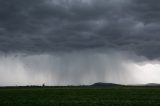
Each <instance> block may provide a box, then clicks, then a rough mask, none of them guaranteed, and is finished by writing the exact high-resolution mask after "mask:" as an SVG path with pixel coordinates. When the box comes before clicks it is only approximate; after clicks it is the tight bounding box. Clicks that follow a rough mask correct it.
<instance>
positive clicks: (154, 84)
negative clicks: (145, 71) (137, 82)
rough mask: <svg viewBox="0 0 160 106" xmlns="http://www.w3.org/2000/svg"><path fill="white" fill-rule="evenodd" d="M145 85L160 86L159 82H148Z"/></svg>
mask: <svg viewBox="0 0 160 106" xmlns="http://www.w3.org/2000/svg"><path fill="white" fill-rule="evenodd" d="M145 86H160V84H158V83H148V84H145Z"/></svg>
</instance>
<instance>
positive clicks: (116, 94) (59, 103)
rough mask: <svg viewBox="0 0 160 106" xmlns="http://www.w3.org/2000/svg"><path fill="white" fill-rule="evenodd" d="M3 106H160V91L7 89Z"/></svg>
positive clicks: (1, 92)
mask: <svg viewBox="0 0 160 106" xmlns="http://www.w3.org/2000/svg"><path fill="white" fill-rule="evenodd" d="M0 106H160V87H88V86H86V87H85V86H84V87H81V86H80V87H74V86H73V87H3V88H0Z"/></svg>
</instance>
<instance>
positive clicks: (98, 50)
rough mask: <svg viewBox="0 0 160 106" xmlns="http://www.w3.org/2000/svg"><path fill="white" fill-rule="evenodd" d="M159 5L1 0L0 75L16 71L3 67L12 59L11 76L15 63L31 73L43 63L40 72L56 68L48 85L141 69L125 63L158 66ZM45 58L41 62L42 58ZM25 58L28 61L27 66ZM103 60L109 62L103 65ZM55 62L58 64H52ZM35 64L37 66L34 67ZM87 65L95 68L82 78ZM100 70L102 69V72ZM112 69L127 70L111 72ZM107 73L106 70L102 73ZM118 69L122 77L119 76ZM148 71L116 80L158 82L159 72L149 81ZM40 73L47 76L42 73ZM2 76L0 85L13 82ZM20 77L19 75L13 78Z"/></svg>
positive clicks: (121, 0) (155, 0) (127, 0)
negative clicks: (143, 75) (89, 74)
mask: <svg viewBox="0 0 160 106" xmlns="http://www.w3.org/2000/svg"><path fill="white" fill-rule="evenodd" d="M159 4H160V1H159V0H0V52H1V58H2V59H1V60H0V61H1V62H2V63H1V64H0V68H1V70H0V72H1V75H3V76H4V75H7V76H12V75H10V74H13V73H15V72H13V71H11V70H10V69H8V68H7V69H6V67H12V66H10V65H12V63H14V65H13V67H14V70H16V73H15V74H14V75H15V76H14V77H17V76H22V74H20V72H21V71H19V70H21V69H18V68H17V67H19V66H20V67H22V68H24V70H25V72H28V70H30V71H31V70H32V71H31V73H32V74H33V73H35V76H36V75H38V73H39V72H37V71H36V70H39V69H43V68H44V70H43V71H42V72H45V73H49V72H51V73H55V72H56V73H57V72H58V73H59V74H56V75H55V74H53V75H55V76H56V78H57V79H54V78H55V77H54V78H52V77H53V76H50V77H51V78H50V81H51V82H50V84H53V83H54V82H52V80H54V81H55V80H56V84H59V82H60V84H64V80H65V81H66V82H68V83H67V84H72V83H74V84H79V83H82V84H83V82H86V81H88V82H87V83H91V82H95V81H104V82H105V81H106V82H107V81H108V82H116V81H119V80H120V79H123V78H125V77H124V76H127V75H129V74H130V75H131V76H134V75H135V76H136V75H137V74H136V73H137V72H140V71H137V70H140V68H137V67H136V69H135V70H136V73H135V71H134V70H133V71H131V72H129V71H127V70H128V69H127V68H126V67H130V69H129V70H131V67H133V64H134V65H135V63H136V64H141V63H142V64H143V66H144V67H146V66H145V65H146V64H147V67H148V64H150V65H151V64H153V67H154V68H155V67H160V66H155V65H154V64H155V61H156V65H157V64H159V58H160V6H159ZM22 54H25V55H22ZM6 55H7V57H6ZM30 56H31V57H32V56H33V57H32V58H30ZM37 56H39V57H38V58H39V59H40V60H39V61H38V60H37ZM48 56H49V57H50V56H51V58H48ZM101 56H102V57H103V58H102V57H101ZM111 57H112V58H111ZM115 57H116V58H115ZM26 58H27V61H26ZM57 58H58V60H56V59H57ZM28 60H29V61H28ZM34 60H36V61H34ZM43 60H45V63H43V62H40V61H43ZM3 61H5V62H6V63H3ZM37 61H38V62H37ZM57 61H58V63H57ZM95 61H96V62H95ZM128 61H130V62H131V61H132V62H131V63H132V66H130V65H129V64H126V63H127V62H128ZM153 61H154V62H153ZM55 62H56V63H55ZM68 62H69V63H68ZM104 62H105V63H104ZM29 63H32V64H30V65H31V66H30V65H29V66H28V67H27V66H26V65H28V64H29ZM67 63H68V64H67ZM121 63H124V64H123V65H122V64H121ZM15 64H18V66H16V65H15ZM41 64H43V65H44V64H45V65H44V66H43V67H42V65H41ZM94 64H96V66H94ZM106 64H107V65H108V64H111V65H109V66H108V67H105V66H106ZM144 64H145V65H144ZM54 65H55V67H56V66H59V67H61V68H58V69H57V68H55V67H52V68H51V67H50V66H54ZM24 66H26V67H27V68H26V67H24ZM37 66H38V69H35V68H36V67H37ZM40 66H41V67H40ZM115 66H116V67H117V68H116V69H115V68H114V67H115ZM33 67H34V68H33ZM46 67H47V68H48V67H50V68H49V69H47V68H46ZM62 67H63V68H62ZM122 67H123V68H122ZM134 67H135V66H134ZM139 67H141V68H142V66H139ZM144 67H143V68H144ZM153 67H152V69H151V70H152V71H153V69H154V68H153ZM28 68H29V69H28ZM77 68H81V69H77ZM124 68H125V69H124ZM143 68H142V70H143ZM11 69H12V68H11ZM4 70H6V71H4ZM7 70H8V72H7ZM55 70H56V71H55ZM73 70H74V71H73ZM89 70H90V71H91V70H92V71H93V70H94V72H93V73H94V74H93V76H91V77H89V76H88V78H87V79H86V80H85V81H82V79H84V76H85V75H86V74H87V73H88V71H89ZM100 70H103V71H101V74H99V71H100ZM104 70H105V71H104ZM108 70H109V71H108ZM115 70H121V71H122V70H125V71H126V72H123V74H122V72H121V71H119V72H117V71H116V73H115ZM105 72H107V74H105V75H106V76H103V75H104V73H105ZM128 72H129V74H127V73H128ZM157 72H158V71H157ZM6 73H7V74H6ZM66 73H68V74H66ZM80 73H83V74H80ZM120 73H121V74H122V75H121V74H120ZM124 73H126V74H124ZM133 73H134V74H133ZM141 73H143V74H144V73H146V72H141ZM151 73H152V74H153V76H152V77H156V76H155V75H160V72H158V73H159V74H157V73H155V71H154V72H151ZM23 74H24V73H23ZM116 74H118V75H120V77H121V78H119V79H118V77H117V76H116ZM26 75H28V76H30V75H31V74H26V73H25V74H24V76H26ZM64 75H66V76H67V77H66V78H65V77H63V76H64ZM147 75H149V74H147ZM147 75H146V77H145V78H135V77H134V78H133V79H134V80H130V79H128V78H125V79H123V80H122V81H120V82H117V83H125V82H126V83H138V81H141V82H140V83H143V82H146V83H147V82H160V79H158V76H157V79H155V80H151V79H153V78H152V77H151V78H150V79H149V77H150V76H147ZM73 76H74V77H73ZM102 76H103V77H102ZM112 76H113V77H114V78H113V77H112ZM43 77H45V78H44V79H45V81H46V80H47V79H46V76H43ZM62 77H63V78H64V79H63V78H62ZM72 77H73V78H72ZM106 77H107V78H108V77H109V78H108V79H107V78H106ZM139 77H140V76H139ZM23 78H24V77H23ZM34 78H35V77H34ZM36 78H37V77H36ZM38 78H39V77H38ZM93 78H94V80H93ZM99 78H100V79H99ZM101 78H102V79H101ZM146 78H147V79H146ZM13 79H14V78H13ZM31 79H32V80H33V77H26V79H25V81H26V82H23V81H22V82H21V83H20V84H28V82H30V80H31ZM40 79H41V80H38V79H37V81H39V82H43V78H42V77H41V78H40ZM75 79H76V80H75ZM95 79H96V80H95ZM139 79H141V80H139ZM1 80H2V81H1V82H0V84H1V85H3V84H4V85H5V83H7V84H13V83H12V82H11V79H7V78H6V77H5V76H4V77H3V78H1ZM19 80H21V77H20V78H19V79H17V80H16V81H17V82H19ZM23 80H24V79H23ZM70 80H71V81H70ZM142 80H143V81H142ZM45 81H44V82H45ZM47 81H48V80H47ZM58 81H59V82H58ZM62 82H63V83H62ZM15 83H16V82H14V84H15ZM34 83H37V82H36V81H35V82H34ZM29 84H30V83H29Z"/></svg>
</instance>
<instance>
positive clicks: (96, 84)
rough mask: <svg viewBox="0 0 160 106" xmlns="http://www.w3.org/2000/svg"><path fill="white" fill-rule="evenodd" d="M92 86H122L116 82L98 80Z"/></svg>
mask: <svg viewBox="0 0 160 106" xmlns="http://www.w3.org/2000/svg"><path fill="white" fill-rule="evenodd" d="M91 86H121V85H119V84H114V83H103V82H98V83H94V84H92V85H91Z"/></svg>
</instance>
